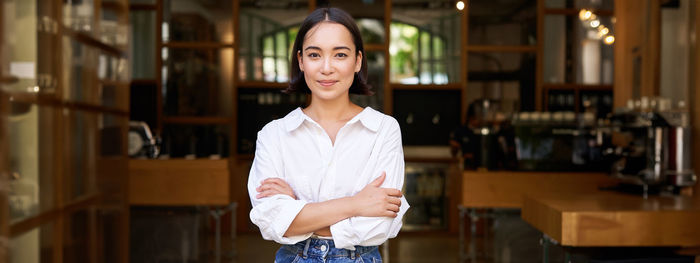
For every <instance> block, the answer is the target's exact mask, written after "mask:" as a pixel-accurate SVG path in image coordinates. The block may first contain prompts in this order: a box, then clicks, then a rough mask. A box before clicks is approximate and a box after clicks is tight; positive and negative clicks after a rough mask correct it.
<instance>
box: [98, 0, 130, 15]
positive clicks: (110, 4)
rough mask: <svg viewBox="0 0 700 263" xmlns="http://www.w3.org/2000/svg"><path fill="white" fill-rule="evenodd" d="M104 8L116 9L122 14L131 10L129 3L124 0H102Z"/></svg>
mask: <svg viewBox="0 0 700 263" xmlns="http://www.w3.org/2000/svg"><path fill="white" fill-rule="evenodd" d="M102 9H103V10H114V11H116V12H118V13H120V14H124V13H127V12H129V5H128V4H126V3H122V2H115V1H104V0H103V1H102Z"/></svg>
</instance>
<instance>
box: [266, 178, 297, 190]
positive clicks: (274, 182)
mask: <svg viewBox="0 0 700 263" xmlns="http://www.w3.org/2000/svg"><path fill="white" fill-rule="evenodd" d="M270 183H273V184H276V185H279V186H280V187H282V188H288V189H292V187H291V186H289V184H288V183H287V182H285V181H284V180H282V179H277V180H271V181H270Z"/></svg>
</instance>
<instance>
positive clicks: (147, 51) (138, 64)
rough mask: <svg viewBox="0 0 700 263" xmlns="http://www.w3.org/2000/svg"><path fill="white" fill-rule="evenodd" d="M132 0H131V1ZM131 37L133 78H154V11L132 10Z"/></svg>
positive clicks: (130, 14) (130, 16)
mask: <svg viewBox="0 0 700 263" xmlns="http://www.w3.org/2000/svg"><path fill="white" fill-rule="evenodd" d="M132 2H133V1H132ZM129 18H130V19H131V23H130V24H131V39H132V43H133V45H134V47H133V48H131V51H132V54H131V69H132V71H133V78H134V79H155V77H156V73H155V69H156V58H155V54H156V53H155V52H156V12H155V11H150V10H148V11H139V10H132V11H130V12H129Z"/></svg>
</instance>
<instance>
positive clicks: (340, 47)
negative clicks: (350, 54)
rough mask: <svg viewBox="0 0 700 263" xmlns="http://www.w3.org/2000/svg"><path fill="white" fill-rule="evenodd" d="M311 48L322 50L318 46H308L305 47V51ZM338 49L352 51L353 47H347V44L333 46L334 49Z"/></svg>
mask: <svg viewBox="0 0 700 263" xmlns="http://www.w3.org/2000/svg"><path fill="white" fill-rule="evenodd" d="M309 49H314V50H321V48H320V47H317V46H308V47H306V48H305V49H304V51H306V50H309ZM338 49H347V50H348V51H352V49H350V48H349V47H346V46H338V47H334V48H333V50H338Z"/></svg>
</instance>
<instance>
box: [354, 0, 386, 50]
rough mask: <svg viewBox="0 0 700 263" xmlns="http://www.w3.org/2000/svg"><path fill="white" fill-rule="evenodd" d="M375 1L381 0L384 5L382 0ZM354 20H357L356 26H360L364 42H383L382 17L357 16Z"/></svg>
mask: <svg viewBox="0 0 700 263" xmlns="http://www.w3.org/2000/svg"><path fill="white" fill-rule="evenodd" d="M376 2H382V6H384V3H383V1H376ZM382 12H383V9H382ZM355 21H357V26H358V27H359V28H360V34H361V35H362V41H363V43H364V44H382V43H384V38H385V37H384V21H383V20H382V19H372V18H359V19H355Z"/></svg>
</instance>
